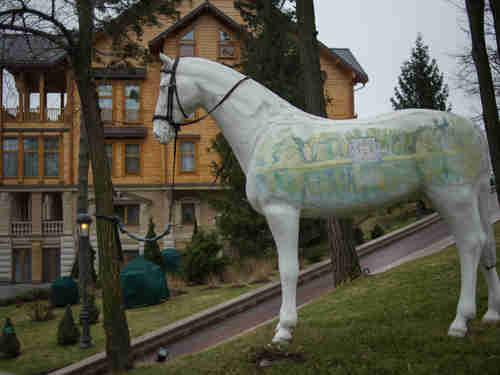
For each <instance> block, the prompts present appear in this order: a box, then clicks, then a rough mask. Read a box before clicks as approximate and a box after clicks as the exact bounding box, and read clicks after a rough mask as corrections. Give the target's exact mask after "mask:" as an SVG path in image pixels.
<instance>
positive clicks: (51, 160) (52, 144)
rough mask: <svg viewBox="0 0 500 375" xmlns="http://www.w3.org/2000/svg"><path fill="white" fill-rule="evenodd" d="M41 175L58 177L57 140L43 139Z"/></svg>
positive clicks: (56, 138)
mask: <svg viewBox="0 0 500 375" xmlns="http://www.w3.org/2000/svg"><path fill="white" fill-rule="evenodd" d="M43 141H44V145H43V150H44V155H43V170H44V172H43V174H44V176H46V177H58V176H59V138H58V137H45V138H44V140H43Z"/></svg>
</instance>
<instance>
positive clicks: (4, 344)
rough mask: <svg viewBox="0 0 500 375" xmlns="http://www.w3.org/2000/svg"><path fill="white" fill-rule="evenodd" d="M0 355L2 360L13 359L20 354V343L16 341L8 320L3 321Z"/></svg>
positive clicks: (14, 332)
mask: <svg viewBox="0 0 500 375" xmlns="http://www.w3.org/2000/svg"><path fill="white" fill-rule="evenodd" d="M0 353H2V354H3V357H4V358H15V357H17V356H18V355H19V354H20V353H21V343H20V342H19V340H18V339H17V336H16V331H15V330H14V326H13V325H12V322H11V321H10V318H6V319H5V326H4V328H3V330H2V336H1V337H0Z"/></svg>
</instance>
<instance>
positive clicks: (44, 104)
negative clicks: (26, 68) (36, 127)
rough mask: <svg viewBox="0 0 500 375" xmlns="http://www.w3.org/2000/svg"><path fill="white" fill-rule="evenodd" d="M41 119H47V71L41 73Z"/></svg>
mask: <svg viewBox="0 0 500 375" xmlns="http://www.w3.org/2000/svg"><path fill="white" fill-rule="evenodd" d="M39 91H40V120H41V121H45V120H46V119H47V96H46V92H45V91H46V89H45V72H41V73H40V84H39Z"/></svg>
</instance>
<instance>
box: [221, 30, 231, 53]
mask: <svg viewBox="0 0 500 375" xmlns="http://www.w3.org/2000/svg"><path fill="white" fill-rule="evenodd" d="M219 57H222V58H228V57H229V58H233V57H235V48H234V44H233V41H232V39H231V36H230V35H229V34H228V33H226V32H225V31H222V30H221V31H219Z"/></svg>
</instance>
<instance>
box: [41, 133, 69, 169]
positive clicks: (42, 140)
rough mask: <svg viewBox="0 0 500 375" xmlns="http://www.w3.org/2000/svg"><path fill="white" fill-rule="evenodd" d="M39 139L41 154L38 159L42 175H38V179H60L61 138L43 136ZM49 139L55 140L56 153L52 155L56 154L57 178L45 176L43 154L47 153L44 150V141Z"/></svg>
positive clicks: (57, 136) (58, 136)
mask: <svg viewBox="0 0 500 375" xmlns="http://www.w3.org/2000/svg"><path fill="white" fill-rule="evenodd" d="M40 138H41V141H40V142H41V144H42V150H40V154H41V157H40V166H39V168H40V170H41V172H42V173H40V178H50V179H52V178H60V177H61V165H62V163H61V160H62V156H63V153H62V143H63V142H62V141H63V140H62V137H61V136H60V135H47V134H43V135H41V136H40ZM49 138H55V139H57V150H56V151H53V153H57V162H58V164H57V176H47V175H46V173H45V154H46V153H47V151H46V150H45V140H46V139H49Z"/></svg>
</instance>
